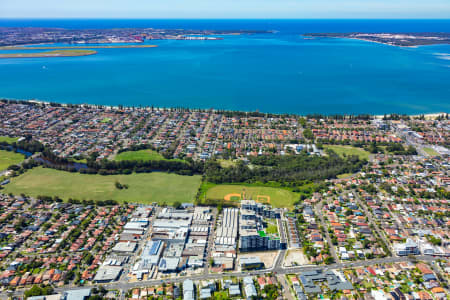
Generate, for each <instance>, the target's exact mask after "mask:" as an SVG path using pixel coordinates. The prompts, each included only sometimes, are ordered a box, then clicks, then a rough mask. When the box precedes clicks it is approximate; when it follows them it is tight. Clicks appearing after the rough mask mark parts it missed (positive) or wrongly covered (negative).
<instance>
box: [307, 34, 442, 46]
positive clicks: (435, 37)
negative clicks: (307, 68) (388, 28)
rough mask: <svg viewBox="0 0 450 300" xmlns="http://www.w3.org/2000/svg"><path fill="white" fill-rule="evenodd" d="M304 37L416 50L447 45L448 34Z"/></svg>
mask: <svg viewBox="0 0 450 300" xmlns="http://www.w3.org/2000/svg"><path fill="white" fill-rule="evenodd" d="M302 36H304V37H313V38H314V37H322V38H343V39H353V40H360V41H366V42H372V43H378V44H383V45H388V46H397V47H405V48H417V47H418V46H431V45H448V44H450V33H443V32H434V33H365V32H351V33H305V34H302Z"/></svg>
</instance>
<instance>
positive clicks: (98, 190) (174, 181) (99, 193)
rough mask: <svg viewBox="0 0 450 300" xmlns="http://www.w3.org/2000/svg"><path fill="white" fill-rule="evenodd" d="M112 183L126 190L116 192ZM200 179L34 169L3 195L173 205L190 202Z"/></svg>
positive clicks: (145, 174) (19, 178) (14, 180)
mask: <svg viewBox="0 0 450 300" xmlns="http://www.w3.org/2000/svg"><path fill="white" fill-rule="evenodd" d="M116 181H118V182H120V183H121V184H122V185H124V184H127V185H128V186H129V187H128V189H121V190H119V189H117V188H116V186H115V183H116ZM200 181H201V176H199V175H196V176H181V175H177V174H169V173H163V172H153V173H140V174H136V173H133V174H130V175H108V176H102V175H91V174H80V173H70V172H65V171H59V170H54V169H50V168H42V167H37V168H33V169H31V170H29V171H27V172H25V173H24V174H22V175H20V176H18V177H15V178H12V180H11V183H9V184H8V185H6V186H5V189H4V192H5V193H13V194H15V195H20V194H21V193H24V194H25V195H29V196H34V197H36V196H39V195H43V196H59V197H61V198H62V199H64V200H67V199H69V198H72V199H78V200H84V199H85V200H108V199H112V200H116V201H119V202H124V201H127V202H129V203H152V202H158V203H160V204H163V203H166V204H173V203H174V202H193V200H194V198H195V195H196V193H197V190H198V188H199V186H200Z"/></svg>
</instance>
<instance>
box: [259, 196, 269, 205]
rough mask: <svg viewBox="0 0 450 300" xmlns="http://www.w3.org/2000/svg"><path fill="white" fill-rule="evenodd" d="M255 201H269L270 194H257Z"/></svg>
mask: <svg viewBox="0 0 450 300" xmlns="http://www.w3.org/2000/svg"><path fill="white" fill-rule="evenodd" d="M256 201H257V202H259V203H270V196H266V195H257V196H256Z"/></svg>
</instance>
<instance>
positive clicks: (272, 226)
mask: <svg viewBox="0 0 450 300" xmlns="http://www.w3.org/2000/svg"><path fill="white" fill-rule="evenodd" d="M266 232H267V233H268V234H278V226H277V225H276V224H268V225H267V228H266Z"/></svg>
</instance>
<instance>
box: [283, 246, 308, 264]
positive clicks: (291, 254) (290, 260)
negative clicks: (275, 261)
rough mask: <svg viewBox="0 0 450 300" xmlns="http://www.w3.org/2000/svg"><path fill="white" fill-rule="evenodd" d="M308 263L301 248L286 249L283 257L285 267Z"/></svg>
mask: <svg viewBox="0 0 450 300" xmlns="http://www.w3.org/2000/svg"><path fill="white" fill-rule="evenodd" d="M307 264H310V262H309V261H308V259H307V258H306V256H305V255H304V254H303V250H302V249H295V250H293V249H291V250H288V252H287V254H286V258H285V259H284V266H285V267H292V266H301V265H307Z"/></svg>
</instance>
